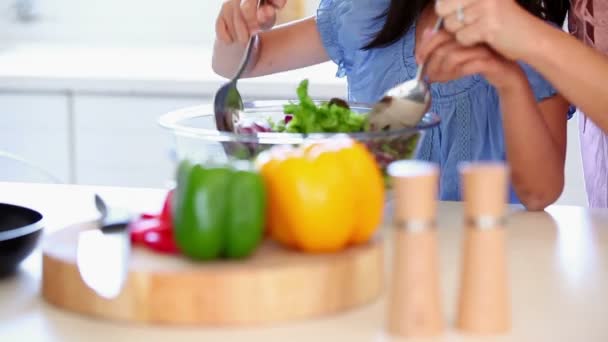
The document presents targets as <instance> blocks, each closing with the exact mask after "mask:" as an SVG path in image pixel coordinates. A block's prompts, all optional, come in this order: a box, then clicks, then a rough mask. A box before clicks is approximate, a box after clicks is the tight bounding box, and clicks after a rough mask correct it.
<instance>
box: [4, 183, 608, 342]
mask: <svg viewBox="0 0 608 342" xmlns="http://www.w3.org/2000/svg"><path fill="white" fill-rule="evenodd" d="M93 191H96V192H98V193H100V194H101V195H102V196H104V198H105V199H106V200H107V201H108V203H109V204H110V205H116V206H126V207H127V208H132V209H135V210H159V209H160V205H161V202H162V199H163V195H164V192H163V191H161V190H154V189H126V188H92V187H82V186H62V185H24V184H8V183H0V201H5V202H6V201H9V202H11V203H16V204H23V205H29V206H31V207H33V208H35V209H38V210H40V211H42V212H43V214H44V215H46V218H47V223H48V224H47V227H48V228H47V233H48V232H50V231H53V230H57V229H60V228H61V227H62V226H63V225H67V224H70V223H72V222H78V221H79V220H90V219H93V218H94V217H95V216H94V215H95V211H94V206H93V203H92V194H93ZM58 198H61V200H57V199H58ZM516 210H517V209H516ZM461 222H462V206H461V204H459V203H441V204H440V206H439V217H438V239H439V246H440V249H439V250H440V271H441V289H442V297H443V300H442V302H443V307H444V313H445V317H446V322H447V323H446V324H447V327H448V330H447V331H446V332H445V334H444V335H442V336H440V337H438V338H436V339H432V341H463V342H470V341H471V342H472V341H484V342H486V341H518V342H519V341H526V342H527V341H534V342H541V341H551V342H561V341H564V342H571V341H586V342H595V341H598V342H605V341H608V326H607V325H606V317H608V291H607V290H606V289H607V288H608V211H606V210H589V209H583V208H579V207H569V206H553V207H550V208H549V209H548V210H547V212H541V213H529V212H522V211H516V212H514V213H512V215H511V216H510V217H509V220H508V223H507V226H506V229H507V236H508V247H507V251H508V264H509V276H510V283H511V288H510V290H511V297H512V313H513V314H512V320H513V328H512V331H511V333H509V334H507V335H505V336H497V337H496V338H494V337H472V336H468V335H464V334H462V333H460V332H458V331H455V330H454V329H453V319H454V317H455V304H456V299H457V298H456V295H457V291H458V279H459V272H460V260H461V259H460V257H461V252H462V250H461V243H462V237H463V235H462V228H461V225H460V223H461ZM22 266H23V267H22V268H21V271H20V272H19V273H18V274H17V275H16V276H15V277H13V278H9V279H3V280H2V281H0V341H2V342H13V341H15V342H21V341H43V342H45V341H112V342H119V341H130V342H132V341H146V342H149V341H174V342H177V341H241V340H243V341H378V342H380V341H382V342H388V341H397V340H396V339H392V338H391V337H390V336H388V335H387V334H386V333H385V331H384V323H385V319H384V314H385V308H386V300H385V298H381V299H380V300H378V301H376V302H375V303H373V304H371V305H368V306H364V307H361V308H359V309H356V310H353V311H349V312H346V313H343V314H338V315H335V316H331V317H325V318H321V319H313V320H307V321H300V322H291V323H287V324H279V325H276V326H274V325H273V326H267V327H257V328H255V327H250V328H241V329H229V328H203V327H188V328H178V327H167V326H154V325H134V324H127V323H119V322H109V321H103V320H98V319H94V318H90V317H83V316H80V315H77V314H73V313H70V312H65V311H62V310H58V309H57V308H55V307H53V306H51V305H49V304H47V303H46V302H44V301H43V299H42V298H41V296H40V291H39V288H40V271H41V269H40V267H41V260H40V251H39V250H38V251H37V252H35V253H34V254H33V255H32V256H31V257H30V258H29V259H28V260H26V262H25V263H24V264H23V265H22Z"/></svg>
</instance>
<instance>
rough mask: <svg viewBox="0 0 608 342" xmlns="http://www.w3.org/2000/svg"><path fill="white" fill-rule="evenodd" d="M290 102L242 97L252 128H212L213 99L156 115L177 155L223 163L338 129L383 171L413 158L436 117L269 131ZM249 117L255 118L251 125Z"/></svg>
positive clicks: (356, 108)
mask: <svg viewBox="0 0 608 342" xmlns="http://www.w3.org/2000/svg"><path fill="white" fill-rule="evenodd" d="M294 102H297V101H253V102H247V103H245V104H244V107H245V109H244V111H243V112H242V113H241V114H240V119H241V121H242V122H250V125H249V126H247V127H253V128H245V129H244V130H241V131H240V132H239V133H231V132H220V131H218V130H217V129H216V126H215V117H214V114H213V105H212V104H205V105H201V106H195V107H190V108H185V109H181V110H177V111H173V112H170V113H167V114H165V115H163V116H162V117H161V118H160V119H159V123H160V125H161V126H162V127H164V128H166V129H168V130H169V131H170V132H171V134H172V137H173V141H174V143H175V146H174V148H175V152H176V158H177V159H178V160H183V159H188V160H191V161H195V162H212V163H227V162H229V161H231V160H234V159H241V160H242V159H246V160H253V159H254V158H255V157H256V156H257V155H258V154H259V153H260V152H262V151H264V150H267V149H269V148H271V147H273V146H276V145H299V144H301V143H304V142H320V141H327V140H331V139H332V138H335V137H336V134H346V135H347V136H349V137H351V138H353V139H355V140H357V141H359V142H361V143H363V144H365V145H366V146H367V147H368V149H369V150H370V151H371V152H372V153H373V154H374V155H375V157H376V160H377V162H378V164H379V166H380V167H381V169H382V171H384V172H386V167H387V166H388V164H389V163H391V162H393V161H395V160H403V159H412V158H413V157H414V156H415V155H416V153H417V151H418V148H419V145H420V141H421V139H422V137H423V135H424V134H425V133H426V132H427V131H428V130H429V129H431V128H433V127H435V126H437V125H439V122H440V119H439V116H437V115H436V114H433V113H427V114H426V115H425V116H424V117H423V118H422V120H421V121H420V123H419V124H418V125H417V126H416V127H413V128H405V129H400V130H392V131H375V132H355V133H311V134H300V133H278V132H272V131H270V125H267V124H266V123H268V122H269V121H272V122H279V121H281V120H284V118H285V114H284V107H283V106H284V105H286V104H289V103H294ZM314 102H315V103H316V104H320V103H321V101H314ZM349 107H350V110H351V111H353V112H355V113H357V114H360V115H366V113H368V112H369V111H370V110H371V107H370V106H369V105H365V104H356V103H349ZM253 122H255V123H256V124H253V126H252V125H251V123H253ZM385 174H386V173H385Z"/></svg>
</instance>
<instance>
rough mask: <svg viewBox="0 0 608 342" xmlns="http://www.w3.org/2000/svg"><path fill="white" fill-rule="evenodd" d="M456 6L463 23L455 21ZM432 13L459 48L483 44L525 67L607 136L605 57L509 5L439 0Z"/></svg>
mask: <svg viewBox="0 0 608 342" xmlns="http://www.w3.org/2000/svg"><path fill="white" fill-rule="evenodd" d="M460 5H462V6H464V10H463V12H462V13H463V14H464V20H458V15H457V12H458V7H459V6H460ZM436 12H437V14H438V15H440V16H443V17H444V18H445V27H446V29H447V30H448V31H450V32H452V33H454V34H455V36H456V39H457V40H458V41H459V42H460V43H461V44H463V45H466V46H473V45H476V44H479V43H485V44H488V45H490V46H491V47H492V48H493V49H494V50H496V51H497V52H499V53H500V54H502V55H503V56H506V57H507V58H509V59H511V60H522V61H524V62H526V63H527V64H529V65H531V66H532V67H533V68H534V69H536V70H537V71H538V72H539V73H541V74H542V75H543V77H544V78H545V79H547V80H548V81H549V82H551V83H552V84H553V86H554V87H555V88H556V89H557V90H558V91H559V92H560V93H561V94H562V95H563V96H564V97H566V99H568V101H570V102H571V103H572V104H574V105H576V106H577V107H579V108H580V109H581V110H582V111H583V112H585V114H586V115H588V116H589V117H590V118H591V119H592V120H593V121H594V122H595V123H596V124H597V125H598V126H599V127H601V128H602V129H603V130H604V131H607V132H608V86H607V82H608V56H605V55H603V54H601V53H600V52H598V51H596V50H594V49H592V48H590V47H588V46H586V45H585V44H583V43H582V42H579V41H578V40H576V39H575V38H574V37H572V36H570V35H569V34H567V33H565V32H563V31H561V30H559V29H557V28H555V27H553V26H551V25H549V24H547V23H545V22H544V21H542V20H540V19H538V18H537V17H535V16H533V15H532V14H530V13H529V12H527V11H526V10H524V9H523V8H521V7H520V6H519V5H517V3H515V1H513V0H442V1H441V2H438V4H437V6H436ZM461 19H462V18H461Z"/></svg>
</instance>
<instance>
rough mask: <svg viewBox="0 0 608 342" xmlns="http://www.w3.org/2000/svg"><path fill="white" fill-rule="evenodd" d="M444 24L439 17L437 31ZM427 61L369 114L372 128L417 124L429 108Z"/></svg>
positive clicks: (389, 91)
mask: <svg viewBox="0 0 608 342" xmlns="http://www.w3.org/2000/svg"><path fill="white" fill-rule="evenodd" d="M442 24H443V18H442V17H439V18H438V19H437V22H436V23H435V27H434V28H433V33H437V32H438V31H439V29H440V28H441V26H442ZM425 65H426V64H425V63H422V65H421V66H420V67H419V68H418V71H417V72H416V77H414V79H411V80H409V81H407V82H404V83H401V84H399V85H397V86H395V87H394V88H391V89H389V90H388V91H387V92H386V93H385V94H384V97H383V98H382V100H380V101H379V102H378V103H377V104H376V105H375V106H374V107H373V108H372V111H371V112H370V114H369V124H370V129H371V130H394V129H401V128H406V127H414V126H416V125H417V124H418V123H419V122H420V120H421V119H422V117H423V116H424V114H426V111H427V110H428V109H429V106H430V102H431V98H430V94H429V86H428V84H427V83H426V81H425V80H424V79H423V78H422V76H423V75H424V68H425Z"/></svg>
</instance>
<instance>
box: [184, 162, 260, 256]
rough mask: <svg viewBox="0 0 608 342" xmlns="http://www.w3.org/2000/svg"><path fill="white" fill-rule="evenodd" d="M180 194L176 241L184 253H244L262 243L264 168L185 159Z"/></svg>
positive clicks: (236, 254)
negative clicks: (239, 167)
mask: <svg viewBox="0 0 608 342" xmlns="http://www.w3.org/2000/svg"><path fill="white" fill-rule="evenodd" d="M174 196H175V197H174V198H175V205H174V213H173V223H174V230H175V242H176V243H177V245H178V246H179V249H180V251H181V252H182V253H183V254H184V255H186V256H188V257H190V258H193V259H196V260H214V259H218V258H222V257H225V258H230V259H236V258H244V257H247V256H249V255H251V254H252V253H253V252H254V251H255V249H256V248H257V246H258V245H259V244H260V241H261V240H262V237H263V232H264V223H265V211H266V194H265V190H264V185H263V181H262V178H261V176H260V175H259V174H257V173H255V172H252V171H237V170H234V169H232V168H230V167H212V168H204V167H202V166H201V165H194V166H192V165H190V164H189V163H188V162H183V163H182V164H181V165H180V168H179V170H178V176H177V187H176V189H175V195H174Z"/></svg>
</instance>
